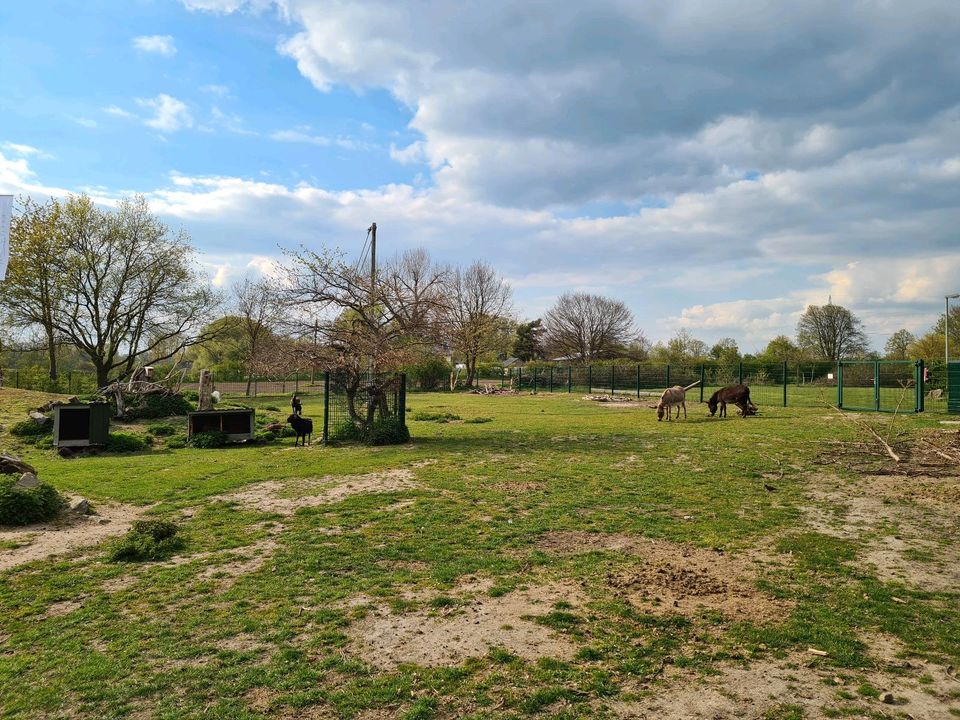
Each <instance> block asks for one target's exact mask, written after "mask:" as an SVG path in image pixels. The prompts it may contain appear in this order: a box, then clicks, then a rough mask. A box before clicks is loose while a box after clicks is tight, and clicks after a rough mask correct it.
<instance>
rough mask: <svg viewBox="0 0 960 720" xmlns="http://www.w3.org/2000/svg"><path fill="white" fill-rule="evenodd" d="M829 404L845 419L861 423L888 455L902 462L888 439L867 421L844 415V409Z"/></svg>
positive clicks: (895, 460) (897, 461)
mask: <svg viewBox="0 0 960 720" xmlns="http://www.w3.org/2000/svg"><path fill="white" fill-rule="evenodd" d="M827 406H828V407H829V408H831V409H832V410H833V411H834V412H836V413H837V414H838V415H839V416H840V417H842V418H844V419H845V420H849V421H850V422H852V423H855V424H857V425H859V426H860V427H861V428H863V429H864V430H866V431H867V432H868V433H870V434H871V435H873V437H874V438H875V439H876V441H877V442H878V443H880V444H881V445H882V446H883V449H884V450H885V451H886V453H887V455H889V456H890V458H891V459H892V460H893V461H894V462H895V463H900V462H901V460H900V456H899V455H897V453H896V452H894V450H893V448H892V447H890V445H889V444H888V443H887V441H886V440H884V439H883V438H882V437H880V435H879V434H878V433H877V431H876V430H874V429H873V428H872V427H870V426H869V425H868V424H867V423H865V422H863V420H861V419H860V418H855V417H850V416H849V415H844V414H843V411H841V410H840V408H838V407H837V406H836V405H831V404H830V403H827Z"/></svg>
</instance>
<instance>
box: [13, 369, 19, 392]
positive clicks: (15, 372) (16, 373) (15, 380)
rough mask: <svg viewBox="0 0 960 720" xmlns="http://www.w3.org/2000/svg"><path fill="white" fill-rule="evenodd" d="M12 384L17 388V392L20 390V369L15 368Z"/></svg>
mask: <svg viewBox="0 0 960 720" xmlns="http://www.w3.org/2000/svg"><path fill="white" fill-rule="evenodd" d="M13 378H14V384H15V385H16V386H17V390H19V389H20V368H17V369H16V370H15V371H14V373H13Z"/></svg>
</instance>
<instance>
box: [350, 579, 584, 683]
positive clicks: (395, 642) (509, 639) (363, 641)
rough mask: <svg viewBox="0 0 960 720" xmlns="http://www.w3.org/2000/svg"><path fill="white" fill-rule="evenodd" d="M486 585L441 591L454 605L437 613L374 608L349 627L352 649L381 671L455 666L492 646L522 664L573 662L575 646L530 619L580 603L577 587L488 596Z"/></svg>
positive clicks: (545, 587)
mask: <svg viewBox="0 0 960 720" xmlns="http://www.w3.org/2000/svg"><path fill="white" fill-rule="evenodd" d="M488 587H489V581H488V580H478V581H474V582H472V583H469V584H464V585H461V586H459V587H458V588H457V589H455V590H454V591H452V592H450V593H444V595H445V596H453V597H456V598H457V603H456V604H454V605H451V606H449V607H444V608H442V609H440V610H433V609H430V608H429V607H428V608H424V609H419V610H415V611H411V612H405V613H394V612H392V611H391V610H390V609H389V608H387V607H386V606H383V605H379V606H374V607H373V609H372V610H371V611H370V612H369V613H368V614H367V615H366V617H364V618H363V619H361V620H358V621H355V622H354V623H353V624H352V625H351V627H350V630H349V632H350V635H351V637H352V642H351V646H352V649H353V651H354V652H356V653H357V654H358V655H360V656H361V657H362V658H363V659H365V660H366V661H367V662H369V663H371V664H373V665H376V666H378V667H381V668H393V667H396V666H397V665H400V664H403V663H414V664H417V665H425V666H450V665H457V664H459V663H460V662H462V661H463V660H465V659H466V658H469V657H478V656H483V655H485V654H487V652H488V651H489V650H490V648H491V647H503V648H506V649H507V650H508V651H509V652H511V653H513V654H515V655H517V656H519V657H522V658H525V659H527V660H536V659H538V658H541V657H550V658H558V659H563V660H570V659H572V658H573V656H574V654H575V653H576V650H577V645H576V643H575V642H574V641H573V640H571V639H570V638H569V637H567V636H564V635H561V634H558V633H556V632H554V631H553V630H551V629H550V628H547V627H545V626H543V625H540V624H538V623H537V622H536V621H535V618H536V617H537V616H542V615H546V614H548V613H549V612H550V611H551V609H552V607H553V605H554V604H555V603H558V602H564V603H569V604H570V605H571V606H573V607H574V608H575V607H577V606H579V605H581V604H582V603H583V602H584V596H583V594H582V592H581V591H580V590H579V589H578V588H576V587H574V586H572V585H566V584H559V583H552V584H548V585H542V586H535V587H530V588H527V589H524V590H515V591H513V592H511V593H508V594H506V595H503V596H501V597H491V596H490V595H488V594H486V589H487V588H488ZM366 600H367V601H369V598H367V599H366ZM364 604H366V603H364Z"/></svg>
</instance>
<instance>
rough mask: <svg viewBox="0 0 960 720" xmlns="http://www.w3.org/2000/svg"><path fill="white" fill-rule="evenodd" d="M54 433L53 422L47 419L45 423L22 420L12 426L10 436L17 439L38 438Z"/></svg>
mask: <svg viewBox="0 0 960 720" xmlns="http://www.w3.org/2000/svg"><path fill="white" fill-rule="evenodd" d="M52 433H53V420H52V419H51V418H47V419H46V420H45V421H43V422H37V421H35V420H22V421H20V422H18V423H14V424H13V425H11V426H10V434H11V435H16V436H17V437H38V436H40V435H51V434H52Z"/></svg>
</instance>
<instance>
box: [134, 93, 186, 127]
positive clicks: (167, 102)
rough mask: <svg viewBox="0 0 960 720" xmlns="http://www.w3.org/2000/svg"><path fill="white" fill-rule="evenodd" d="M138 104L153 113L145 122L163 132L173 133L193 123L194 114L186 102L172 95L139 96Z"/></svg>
mask: <svg viewBox="0 0 960 720" xmlns="http://www.w3.org/2000/svg"><path fill="white" fill-rule="evenodd" d="M136 102H137V105H139V106H140V107H142V108H144V109H146V110H149V111H151V112H152V113H153V115H152V117H147V118H145V119H144V120H143V122H144V124H145V125H147V126H148V127H152V128H153V129H154V130H159V131H160V132H163V133H171V132H176V131H177V130H180V129H181V128H188V127H191V126H192V125H193V116H192V115H191V114H190V109H189V108H188V107H187V105H186V103H184V102H183V101H181V100H177V98H175V97H171V96H170V95H166V94H160V95H157V96H156V97H155V98H137V101H136Z"/></svg>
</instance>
